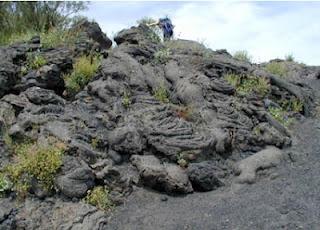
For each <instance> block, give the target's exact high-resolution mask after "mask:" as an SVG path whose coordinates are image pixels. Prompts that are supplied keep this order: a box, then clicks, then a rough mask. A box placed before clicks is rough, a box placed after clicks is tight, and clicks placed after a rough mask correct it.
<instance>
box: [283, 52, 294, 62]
mask: <svg viewBox="0 0 320 230" xmlns="http://www.w3.org/2000/svg"><path fill="white" fill-rule="evenodd" d="M285 60H286V61H288V62H294V57H293V55H292V54H288V55H286V56H285Z"/></svg>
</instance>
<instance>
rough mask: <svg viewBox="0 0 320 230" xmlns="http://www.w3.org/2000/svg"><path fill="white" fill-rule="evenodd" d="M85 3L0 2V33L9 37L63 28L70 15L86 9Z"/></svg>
mask: <svg viewBox="0 0 320 230" xmlns="http://www.w3.org/2000/svg"><path fill="white" fill-rule="evenodd" d="M87 4H88V3H87V2H70V1H38V2H34V1H32V2H31V1H28V2H23V1H21V2H0V34H1V35H2V36H4V35H5V36H6V37H10V36H11V35H12V34H22V33H26V32H28V31H35V32H46V31H48V30H50V29H52V28H55V27H59V28H64V27H66V26H68V25H69V23H70V22H71V20H72V16H74V15H75V14H76V13H78V12H80V11H82V10H85V9H86V6H87ZM2 40H3V39H2Z"/></svg>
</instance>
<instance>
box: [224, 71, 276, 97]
mask: <svg viewBox="0 0 320 230" xmlns="http://www.w3.org/2000/svg"><path fill="white" fill-rule="evenodd" d="M224 79H225V80H226V81H227V82H228V83H229V84H230V85H232V86H233V87H234V88H235V89H236V92H237V93H238V94H239V95H248V94H251V93H256V94H258V95H260V96H262V97H264V96H266V95H267V94H268V93H269V91H270V83H269V81H268V80H267V79H266V78H264V77H256V76H246V75H237V74H227V75H225V76H224Z"/></svg>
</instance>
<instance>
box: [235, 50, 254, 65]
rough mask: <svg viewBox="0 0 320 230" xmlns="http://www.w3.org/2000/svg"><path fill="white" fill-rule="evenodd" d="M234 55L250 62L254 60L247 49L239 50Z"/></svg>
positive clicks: (240, 59) (238, 58)
mask: <svg viewBox="0 0 320 230" xmlns="http://www.w3.org/2000/svg"><path fill="white" fill-rule="evenodd" d="M233 57H234V58H235V59H237V60H239V61H243V62H250V63H251V61H252V57H251V56H250V55H249V53H248V51H246V50H239V51H236V52H235V53H234V54H233Z"/></svg>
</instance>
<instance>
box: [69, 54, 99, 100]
mask: <svg viewBox="0 0 320 230" xmlns="http://www.w3.org/2000/svg"><path fill="white" fill-rule="evenodd" d="M100 59H101V58H100V56H82V57H80V58H78V59H77V60H76V62H75V63H74V65H73V71H72V73H70V74H67V75H64V80H65V83H66V90H67V93H68V94H71V95H74V94H76V93H77V92H79V91H80V90H81V89H83V88H84V87H85V86H86V85H87V84H88V83H89V82H90V80H91V79H92V78H93V77H94V75H95V74H96V72H97V71H98V69H99V66H100Z"/></svg>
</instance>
